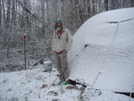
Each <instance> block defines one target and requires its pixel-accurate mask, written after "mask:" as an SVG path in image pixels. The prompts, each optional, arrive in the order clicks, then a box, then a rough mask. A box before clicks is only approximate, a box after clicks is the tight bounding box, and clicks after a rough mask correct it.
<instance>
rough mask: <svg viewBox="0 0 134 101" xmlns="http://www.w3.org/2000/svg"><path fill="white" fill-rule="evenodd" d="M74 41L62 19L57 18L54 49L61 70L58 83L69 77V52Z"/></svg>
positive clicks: (57, 65)
mask: <svg viewBox="0 0 134 101" xmlns="http://www.w3.org/2000/svg"><path fill="white" fill-rule="evenodd" d="M72 43H73V39H72V35H71V34H70V31H69V30H68V29H65V28H63V26H62V21H61V20H60V19H57V20H56V22H55V31H54V34H53V39H52V50H53V51H54V54H55V61H56V67H57V70H58V72H59V78H60V82H59V83H58V84H61V83H63V82H65V81H66V79H67V78H68V77H69V70H68V62H67V52H68V51H69V49H70V48H71V46H72ZM64 84H66V83H64Z"/></svg>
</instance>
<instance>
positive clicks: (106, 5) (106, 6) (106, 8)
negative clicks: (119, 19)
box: [104, 0, 108, 11]
mask: <svg viewBox="0 0 134 101" xmlns="http://www.w3.org/2000/svg"><path fill="white" fill-rule="evenodd" d="M104 7H105V10H106V11H108V0H104Z"/></svg>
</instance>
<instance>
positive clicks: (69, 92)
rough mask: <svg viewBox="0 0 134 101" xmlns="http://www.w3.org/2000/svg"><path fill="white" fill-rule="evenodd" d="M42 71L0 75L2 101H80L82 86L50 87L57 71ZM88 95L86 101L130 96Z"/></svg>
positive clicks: (112, 100)
mask: <svg viewBox="0 0 134 101" xmlns="http://www.w3.org/2000/svg"><path fill="white" fill-rule="evenodd" d="M42 71H43V69H42V66H39V67H38V68H37V69H33V70H24V71H18V72H9V73H0V101H80V100H79V95H80V90H79V88H80V87H81V86H80V85H77V86H78V87H77V88H72V89H71V85H67V86H65V85H63V86H62V89H63V90H62V89H61V86H50V84H52V82H53V81H54V80H55V79H56V74H57V71H56V70H55V69H54V68H53V71H52V72H51V73H49V72H42ZM58 82H59V80H57V81H56V82H55V83H58ZM46 84H48V86H46V87H45V85H46ZM43 85H44V86H43ZM88 93H89V94H88ZM92 94H93V95H92ZM86 95H87V98H86V99H87V100H84V101H129V97H128V96H125V95H121V94H116V93H114V92H111V91H104V90H102V91H100V90H90V92H87V94H86ZM89 99H90V100H89ZM131 101H134V99H131Z"/></svg>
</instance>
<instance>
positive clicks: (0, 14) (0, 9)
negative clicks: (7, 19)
mask: <svg viewBox="0 0 134 101" xmlns="http://www.w3.org/2000/svg"><path fill="white" fill-rule="evenodd" d="M1 4H2V2H1V0H0V28H1V25H2V6H1Z"/></svg>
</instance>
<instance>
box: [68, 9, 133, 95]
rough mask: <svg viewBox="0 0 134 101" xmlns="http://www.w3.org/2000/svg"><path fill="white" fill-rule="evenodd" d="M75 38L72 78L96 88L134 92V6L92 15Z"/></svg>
mask: <svg viewBox="0 0 134 101" xmlns="http://www.w3.org/2000/svg"><path fill="white" fill-rule="evenodd" d="M73 39H74V42H73V46H72V48H71V50H70V51H69V53H68V59H69V60H68V61H69V68H70V77H69V79H71V80H74V81H75V80H79V81H81V82H86V83H88V84H89V85H91V86H92V87H93V88H95V89H101V90H109V91H115V92H134V89H133V91H132V88H133V87H134V8H127V9H120V10H113V11H108V12H104V13H101V14H98V15H96V16H94V17H92V18H90V19H89V20H87V21H86V22H85V23H84V24H83V25H82V26H81V27H80V28H79V30H78V31H77V32H76V34H75V35H74V36H73Z"/></svg>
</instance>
